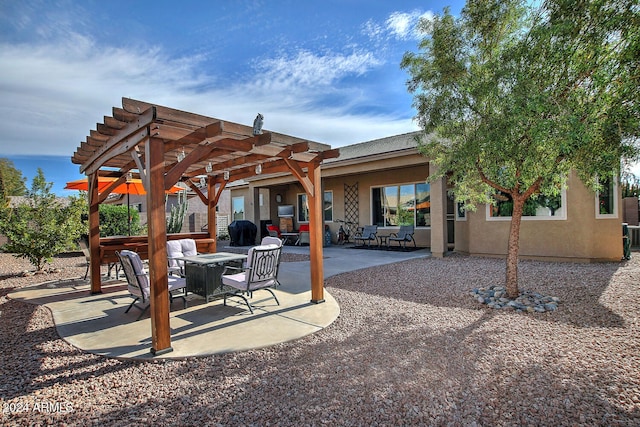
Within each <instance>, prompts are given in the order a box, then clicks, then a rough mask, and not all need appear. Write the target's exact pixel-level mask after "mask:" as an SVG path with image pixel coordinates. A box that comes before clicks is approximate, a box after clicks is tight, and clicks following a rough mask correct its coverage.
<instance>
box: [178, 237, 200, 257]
mask: <svg viewBox="0 0 640 427" xmlns="http://www.w3.org/2000/svg"><path fill="white" fill-rule="evenodd" d="M179 242H180V244H181V245H182V253H183V254H184V256H194V255H198V248H197V245H196V241H195V240H194V239H180V240H179Z"/></svg>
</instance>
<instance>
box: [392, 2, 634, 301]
mask: <svg viewBox="0 0 640 427" xmlns="http://www.w3.org/2000/svg"><path fill="white" fill-rule="evenodd" d="M636 1H637V0H581V1H574V0H549V1H543V2H542V4H541V5H540V6H539V7H538V8H532V7H530V6H527V5H528V4H529V2H526V1H517V0H469V1H468V2H467V4H466V6H465V7H464V9H463V10H462V13H461V15H460V17H459V18H455V17H454V16H452V15H451V14H450V13H449V10H448V9H445V11H444V13H443V14H442V15H441V16H436V17H435V18H434V19H433V20H431V21H426V20H423V21H422V22H421V24H420V26H421V30H422V31H423V32H424V34H425V37H424V38H423V40H422V41H421V42H420V44H419V52H418V53H412V52H407V53H405V55H404V57H403V59H402V63H401V67H402V68H404V69H406V70H408V73H409V74H410V79H409V81H408V83H407V86H408V89H409V91H410V92H411V93H413V94H414V106H415V107H416V109H417V120H418V121H419V124H420V126H421V127H422V128H423V129H424V133H425V135H430V137H429V138H423V142H421V143H420V146H421V150H422V152H423V153H424V154H425V155H427V156H428V157H429V158H430V159H432V161H433V162H434V163H435V164H436V165H438V172H437V173H436V174H434V175H433V176H431V177H430V179H431V180H435V179H438V178H442V177H444V176H449V179H450V182H451V183H452V184H453V185H454V191H455V194H456V198H457V200H458V201H460V202H463V203H464V204H465V208H466V209H471V210H473V209H475V206H476V204H478V203H493V204H496V202H497V200H498V199H500V198H501V197H502V196H505V195H506V196H507V197H508V198H509V199H510V200H511V201H512V203H513V211H512V217H511V226H510V232H509V242H508V253H507V269H506V287H507V294H508V296H509V297H511V298H515V297H517V296H518V295H519V290H518V275H517V274H518V273H517V271H518V251H519V237H520V224H521V219H522V213H523V208H524V206H525V202H526V201H527V200H529V199H531V198H537V197H554V196H557V195H558V194H560V192H561V189H562V187H563V186H565V185H566V180H567V177H568V174H569V172H570V171H571V170H575V171H577V172H578V174H579V176H580V178H581V179H582V181H583V182H584V183H585V184H586V185H588V186H590V187H591V188H593V189H597V188H598V177H599V178H600V179H601V180H602V179H603V178H606V179H609V178H611V177H613V176H616V175H618V176H619V174H620V172H621V171H620V164H621V163H620V162H621V160H622V161H623V162H627V161H630V160H633V159H635V158H636V157H637V155H638V147H637V144H636V142H637V138H638V132H639V131H640V126H639V125H640V119H639V118H640V113H639V108H640V103H639V102H638V101H639V100H638V96H639V93H640V91H638V90H637V88H638V85H639V82H640V79H639V77H640V69H639V68H638V66H637V65H638V60H639V55H640V21H639V19H640V18H639V15H640V10H639V8H638V5H637V3H636Z"/></svg>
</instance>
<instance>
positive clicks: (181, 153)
mask: <svg viewBox="0 0 640 427" xmlns="http://www.w3.org/2000/svg"><path fill="white" fill-rule="evenodd" d="M185 157H187V155H186V154H185V153H184V148H183V149H182V151H180V152H179V153H178V161H179V162H181V161H183V160H184V158H185Z"/></svg>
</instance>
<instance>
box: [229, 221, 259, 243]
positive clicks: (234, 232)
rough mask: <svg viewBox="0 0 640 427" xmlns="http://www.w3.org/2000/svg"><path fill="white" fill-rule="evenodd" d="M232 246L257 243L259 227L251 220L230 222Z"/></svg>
mask: <svg viewBox="0 0 640 427" xmlns="http://www.w3.org/2000/svg"><path fill="white" fill-rule="evenodd" d="M228 229H229V237H230V238H231V246H252V245H255V244H256V235H257V234H258V227H256V225H255V224H254V223H252V222H251V221H246V220H236V221H233V222H232V223H231V224H229V227H228Z"/></svg>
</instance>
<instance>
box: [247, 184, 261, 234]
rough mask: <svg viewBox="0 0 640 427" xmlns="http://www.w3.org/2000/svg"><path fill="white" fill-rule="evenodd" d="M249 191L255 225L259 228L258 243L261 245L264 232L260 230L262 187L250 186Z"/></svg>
mask: <svg viewBox="0 0 640 427" xmlns="http://www.w3.org/2000/svg"><path fill="white" fill-rule="evenodd" d="M249 189H250V191H251V208H252V212H253V213H252V215H253V223H254V224H255V225H256V227H257V228H258V232H257V233H256V240H257V241H258V242H257V243H260V233H262V230H260V187H254V186H252V185H250V186H249Z"/></svg>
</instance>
